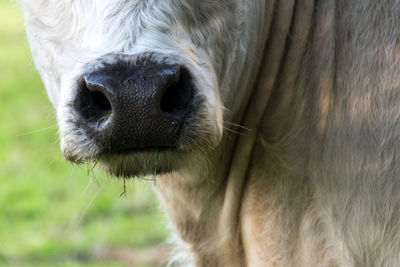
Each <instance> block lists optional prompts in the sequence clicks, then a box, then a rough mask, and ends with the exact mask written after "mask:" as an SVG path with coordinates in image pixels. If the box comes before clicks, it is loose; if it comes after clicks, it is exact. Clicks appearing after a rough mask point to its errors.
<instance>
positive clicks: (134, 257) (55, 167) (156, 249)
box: [0, 0, 168, 266]
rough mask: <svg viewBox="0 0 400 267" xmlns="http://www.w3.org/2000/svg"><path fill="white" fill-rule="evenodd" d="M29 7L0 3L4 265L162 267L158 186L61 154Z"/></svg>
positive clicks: (0, 236)
mask: <svg viewBox="0 0 400 267" xmlns="http://www.w3.org/2000/svg"><path fill="white" fill-rule="evenodd" d="M23 24H24V22H23V16H22V7H21V6H19V5H18V4H17V3H15V2H9V1H6V0H0V265H1V266H159V265H163V262H165V259H166V258H167V251H166V248H165V247H164V245H160V243H162V242H163V240H165V238H166V236H167V235H168V232H167V227H166V218H165V215H164V214H163V213H162V212H161V210H160V208H159V207H158V204H157V201H156V200H155V197H154V194H153V192H152V189H151V186H152V185H151V182H148V181H143V180H139V179H136V180H135V181H132V180H131V181H129V182H128V183H127V196H126V197H121V198H120V194H121V192H122V191H123V183H122V180H120V179H119V180H117V179H115V178H112V177H107V176H105V175H103V174H102V173H100V172H98V171H97V170H94V171H93V172H90V171H89V170H90V166H87V165H82V166H75V165H72V164H70V163H68V162H67V161H66V160H65V159H64V158H63V156H62V154H61V152H60V150H59V142H58V137H57V127H56V121H55V114H54V110H53V108H52V106H51V105H50V103H49V101H48V99H47V96H46V93H45V90H44V88H43V85H42V84H41V81H40V77H39V75H38V74H37V73H36V71H35V68H34V65H33V61H32V59H31V56H30V53H29V48H28V44H27V40H26V37H25V32H24V27H23Z"/></svg>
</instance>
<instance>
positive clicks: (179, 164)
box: [24, 0, 265, 266]
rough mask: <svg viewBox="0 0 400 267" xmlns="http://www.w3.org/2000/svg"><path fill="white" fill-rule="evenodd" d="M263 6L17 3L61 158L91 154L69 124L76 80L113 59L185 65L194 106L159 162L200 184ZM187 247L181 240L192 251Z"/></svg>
mask: <svg viewBox="0 0 400 267" xmlns="http://www.w3.org/2000/svg"><path fill="white" fill-rule="evenodd" d="M263 2H264V1H261V0H258V1H238V0H202V1H194V0H140V1H139V0H137V1H136V0H131V1H126V0H113V1H95V0H76V1H70V0H24V6H25V20H26V28H27V34H28V39H29V42H30V46H31V50H32V54H33V58H34V61H35V64H36V66H37V69H38V71H39V72H40V74H41V77H42V79H43V82H44V84H45V87H46V90H47V92H48V95H49V98H50V101H51V102H52V104H53V105H54V107H55V108H56V110H57V119H58V124H59V129H60V130H59V131H60V140H61V141H60V145H61V148H62V150H63V152H64V154H65V156H66V157H67V158H68V159H70V160H71V161H74V162H82V161H85V160H91V159H95V160H97V159H98V158H97V156H98V153H99V151H100V148H99V147H97V145H96V144H95V143H94V142H93V141H92V140H90V139H89V138H88V137H87V134H86V132H85V131H84V130H83V129H81V128H80V127H79V125H78V124H77V123H76V122H77V120H78V119H77V114H76V112H75V111H74V110H73V108H72V103H73V101H74V99H75V97H76V95H77V88H78V86H79V81H80V80H81V79H82V75H83V74H84V73H85V72H87V71H88V70H91V69H92V70H93V69H99V68H101V67H102V66H104V64H113V63H115V62H118V61H127V62H128V61H129V62H130V63H132V64H134V62H135V61H136V60H137V59H138V58H140V57H142V56H144V55H145V56H147V57H152V60H154V61H156V62H165V61H168V62H172V63H178V64H181V65H183V66H184V67H185V68H187V70H188V71H189V72H190V74H191V76H192V78H193V84H194V87H195V99H196V101H197V102H196V104H197V106H196V114H195V115H193V116H191V117H190V116H189V117H188V118H187V120H186V121H185V127H184V128H185V130H186V133H187V134H186V135H185V136H180V140H179V148H180V149H181V150H182V151H184V153H182V154H178V153H173V152H171V153H170V152H166V153H163V154H160V161H162V162H163V163H164V164H165V165H173V166H174V167H175V169H178V168H179V173H174V172H173V173H172V174H171V176H174V177H176V178H177V180H185V181H186V182H192V183H200V182H201V181H202V180H204V179H203V178H209V174H210V172H211V170H210V169H211V168H208V166H209V165H210V164H209V161H210V158H209V154H208V153H209V151H212V152H213V153H214V154H215V151H219V150H218V149H220V147H219V146H218V145H219V144H220V140H221V138H222V133H223V130H222V129H223V124H224V121H225V120H227V121H232V120H234V119H237V118H239V117H241V115H242V113H243V110H244V109H245V107H246V103H247V99H248V98H249V95H250V90H248V89H249V88H251V87H252V86H253V83H254V80H255V76H256V74H257V69H258V64H255V62H260V61H261V60H260V58H258V57H259V55H260V54H261V52H262V49H263V41H262V40H263V38H261V37H260V36H265V30H264V28H263V26H264V25H263V20H264V19H263V17H264V16H263V15H264V5H265V4H264V3H263ZM248 51H254V52H252V53H247V52H248ZM227 111H229V112H227ZM232 143H233V142H232ZM215 148H216V149H215ZM213 149H215V150H213ZM153 157H154V155H153V154H152V153H140V154H137V155H136V154H134V155H129V156H123V157H122V156H121V157H120V156H110V157H102V158H100V163H101V161H103V162H104V163H105V164H104V168H105V169H106V171H108V172H111V173H113V174H117V175H125V174H126V173H130V172H135V171H136V168H138V169H140V170H141V171H143V170H144V171H147V170H150V169H153V168H154V160H153ZM110 162H112V164H110ZM106 163H108V165H107V164H106ZM208 182H210V181H208ZM186 245H187V244H186V243H185V242H183V247H185V248H187V249H188V250H192V247H190V246H189V247H188V246H186ZM185 255H186V254H185ZM177 258H180V260H177ZM177 258H175V259H176V261H179V262H184V261H185V260H183V261H182V260H181V259H182V258H187V256H183V257H177ZM188 259H189V260H188V262H192V260H191V258H190V257H189V258H188ZM188 264H190V263H188ZM188 266H189V265H188Z"/></svg>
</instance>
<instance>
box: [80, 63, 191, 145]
mask: <svg viewBox="0 0 400 267" xmlns="http://www.w3.org/2000/svg"><path fill="white" fill-rule="evenodd" d="M192 97H193V93H192V86H191V83H190V77H189V75H188V73H187V71H186V70H185V69H184V68H182V67H181V66H179V65H146V66H133V67H132V66H127V67H118V68H109V69H102V70H97V71H95V72H92V73H88V74H86V75H85V76H84V81H83V83H82V86H80V88H79V89H78V94H77V97H76V100H75V103H74V107H75V109H76V110H77V111H78V113H79V114H80V115H81V118H82V122H83V123H82V124H83V128H85V130H86V132H87V133H88V135H89V136H91V137H92V138H93V139H94V140H95V141H96V143H97V144H98V145H99V146H100V147H101V148H102V150H103V151H104V152H113V151H121V150H125V149H144V148H156V147H174V146H176V144H177V140H178V137H179V132H180V128H181V127H182V124H183V123H184V119H185V116H186V115H187V113H188V110H189V106H190V103H191V102H192Z"/></svg>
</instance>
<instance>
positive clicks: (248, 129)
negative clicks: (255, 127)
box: [225, 121, 251, 131]
mask: <svg viewBox="0 0 400 267" xmlns="http://www.w3.org/2000/svg"><path fill="white" fill-rule="evenodd" d="M225 123H226V124H228V125H232V126H236V127H239V128H241V129H245V130H247V131H251V129H250V128H247V127H244V126H242V125H240V124H237V123H234V122H230V121H225Z"/></svg>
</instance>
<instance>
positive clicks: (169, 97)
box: [160, 68, 193, 119]
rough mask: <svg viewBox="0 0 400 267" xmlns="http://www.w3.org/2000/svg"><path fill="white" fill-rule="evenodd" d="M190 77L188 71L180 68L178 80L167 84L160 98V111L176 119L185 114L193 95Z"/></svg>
mask: <svg viewBox="0 0 400 267" xmlns="http://www.w3.org/2000/svg"><path fill="white" fill-rule="evenodd" d="M190 79H191V78H190V75H189V73H188V71H187V70H186V69H184V68H182V69H181V70H180V76H179V79H178V81H177V82H175V83H172V84H169V85H168V87H167V88H166V90H165V92H164V94H163V96H162V98H161V102H160V108H161V111H162V112H164V113H166V114H168V115H170V116H171V117H174V118H177V119H181V118H182V117H183V116H184V115H185V114H186V112H187V110H188V107H189V104H190V102H191V99H192V97H193V96H192V94H193V93H192V86H191V81H190Z"/></svg>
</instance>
